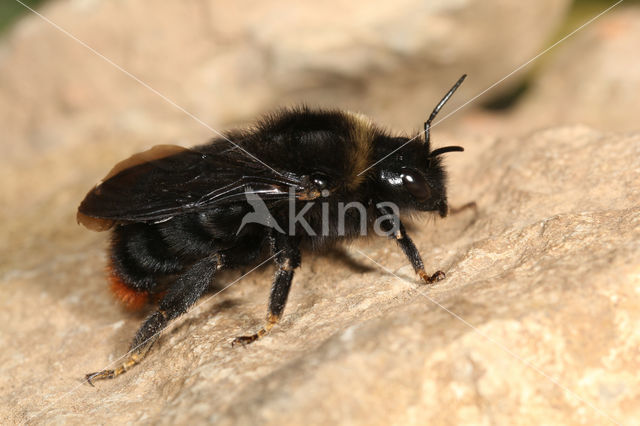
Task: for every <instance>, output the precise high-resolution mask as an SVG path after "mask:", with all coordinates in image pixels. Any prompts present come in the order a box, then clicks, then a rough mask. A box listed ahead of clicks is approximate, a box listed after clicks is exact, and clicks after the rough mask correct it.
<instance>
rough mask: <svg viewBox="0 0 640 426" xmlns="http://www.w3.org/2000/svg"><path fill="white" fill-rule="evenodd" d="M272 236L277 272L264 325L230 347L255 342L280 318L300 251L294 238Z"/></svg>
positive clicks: (279, 235)
mask: <svg viewBox="0 0 640 426" xmlns="http://www.w3.org/2000/svg"><path fill="white" fill-rule="evenodd" d="M274 234H275V235H272V236H271V238H270V240H271V250H272V252H274V253H277V254H276V257H275V260H276V264H277V265H278V270H277V271H276V274H275V277H274V279H273V285H272V287H271V294H270V296H269V308H268V310H267V319H266V323H265V325H264V326H263V327H262V328H261V329H260V330H258V331H257V332H256V333H254V334H251V335H247V336H238V337H236V338H235V339H233V341H232V342H231V346H236V345H238V344H240V345H243V346H244V345H248V344H249V343H253V342H255V341H256V340H258V339H260V338H261V337H263V336H264V335H265V334H267V333H268V332H269V331H270V330H271V329H272V328H273V327H274V326H275V325H276V324H277V323H278V321H280V318H281V317H282V312H283V311H284V307H285V305H286V303H287V297H288V296H289V289H290V288H291V281H292V280H293V272H294V269H295V268H297V267H298V266H300V250H299V248H298V242H297V240H295V239H294V238H291V237H288V236H286V235H283V234H279V233H274Z"/></svg>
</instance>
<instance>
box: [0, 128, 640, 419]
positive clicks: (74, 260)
mask: <svg viewBox="0 0 640 426" xmlns="http://www.w3.org/2000/svg"><path fill="white" fill-rule="evenodd" d="M459 142H460V143H462V144H463V145H465V146H467V147H468V148H469V149H468V152H467V153H466V154H465V155H464V158H463V157H462V156H459V157H458V158H454V157H453V156H451V158H450V163H451V170H452V174H453V177H452V178H453V182H452V185H451V197H452V199H453V201H454V202H458V203H460V202H463V201H466V200H469V199H475V200H477V202H478V203H479V205H480V210H479V214H478V216H477V218H475V220H474V215H473V214H472V213H471V212H466V213H461V214H460V215H458V216H454V217H450V218H447V219H445V220H436V221H422V222H420V223H419V224H417V225H418V226H415V228H416V229H414V231H413V235H414V236H415V239H416V241H417V244H418V246H419V248H420V249H421V251H422V253H423V256H424V257H425V259H427V263H428V265H429V266H430V268H431V269H435V268H443V269H445V270H446V271H448V278H447V279H446V280H445V281H442V282H440V283H438V284H437V285H435V286H432V287H425V286H420V285H417V281H416V280H415V278H414V276H413V273H412V271H411V269H410V267H409V266H408V265H407V262H406V260H405V259H404V258H403V256H402V254H401V253H400V252H399V250H398V249H397V248H396V247H394V245H393V244H392V242H390V241H377V240H376V241H374V240H371V241H370V242H368V243H367V242H362V243H357V244H355V245H353V246H351V247H349V248H348V249H347V255H348V257H344V256H337V257H332V258H317V259H312V258H306V259H305V261H304V262H303V267H302V269H301V271H300V273H299V274H298V275H297V276H296V280H295V283H294V289H293V291H292V296H291V299H290V303H289V305H288V308H287V311H286V317H285V319H284V321H283V322H282V324H281V325H280V326H279V327H278V328H277V329H276V330H275V331H274V332H273V333H272V335H270V336H269V337H267V338H265V339H264V340H263V341H260V342H258V343H256V344H254V345H251V346H249V347H247V348H246V349H243V348H231V346H230V344H229V342H230V339H231V338H232V337H233V336H235V335H238V334H240V333H243V332H245V331H247V330H249V329H253V328H255V327H256V326H258V325H259V324H260V322H261V320H262V318H263V315H264V309H265V303H266V295H267V292H268V283H269V281H270V274H271V272H272V271H271V268H270V267H269V268H264V269H263V270H259V271H257V272H254V273H252V274H250V275H248V276H247V277H246V278H244V279H243V280H242V282H240V283H238V284H237V285H233V286H232V287H230V288H229V289H228V290H226V291H225V292H224V293H221V294H219V295H217V296H215V297H213V298H211V300H208V301H205V302H204V303H202V304H201V305H199V306H198V307H197V308H195V309H194V310H192V311H191V312H190V313H188V314H187V315H185V317H184V318H182V319H181V320H179V321H178V322H177V323H176V324H175V327H172V328H171V329H170V331H169V332H167V333H165V335H164V336H163V337H162V339H161V340H160V341H159V344H158V346H157V347H156V348H155V349H154V351H153V353H152V354H151V355H150V356H149V357H148V359H147V360H145V363H144V364H143V365H141V366H140V367H139V368H136V369H135V370H132V371H131V372H129V373H127V374H126V375H124V376H122V377H121V378H119V379H118V380H114V381H108V382H101V383H99V384H97V387H96V388H91V387H89V386H87V385H83V384H82V383H81V380H80V379H81V377H82V375H83V374H84V373H86V372H88V371H93V370H95V369H97V368H100V367H101V366H103V365H106V364H108V363H110V362H113V361H115V360H116V358H117V356H118V355H119V354H121V353H123V352H124V351H125V350H126V348H127V346H128V342H129V339H130V338H131V335H132V333H133V331H134V330H135V328H136V326H137V324H138V323H139V322H140V320H141V317H137V316H135V315H132V314H126V313H124V312H122V311H121V310H120V309H119V308H118V307H117V305H116V304H115V302H112V301H111V299H110V297H109V294H108V290H107V288H106V286H105V283H104V277H103V273H102V268H103V265H104V260H103V251H102V249H103V245H104V240H105V235H104V234H92V233H88V232H86V231H84V230H83V229H81V228H79V227H76V226H74V225H73V224H72V217H73V208H74V207H75V204H73V203H72V202H71V201H73V200H74V199H77V198H78V197H79V196H80V194H81V191H82V190H83V189H84V188H83V185H81V183H80V182H78V183H76V184H75V185H73V186H72V187H70V188H67V189H65V190H63V191H61V192H60V193H59V194H58V195H57V196H56V197H54V200H51V201H49V203H48V206H49V208H48V211H53V212H57V213H56V214H54V215H53V216H52V217H50V218H48V219H47V222H48V226H49V227H50V228H52V230H51V232H52V233H54V235H51V236H48V237H45V238H43V237H42V236H40V238H39V240H38V241H35V242H33V244H34V246H36V247H37V249H35V253H34V256H35V257H36V259H39V260H38V262H37V264H33V265H30V262H29V260H27V259H23V258H19V259H15V258H14V259H13V260H12V261H11V262H10V263H7V260H6V259H7V258H6V257H4V256H3V265H2V268H3V275H2V293H3V295H2V298H1V301H2V302H1V303H2V309H0V322H1V323H2V324H3V330H4V331H3V333H2V335H1V339H2V341H1V342H0V344H1V345H2V347H4V348H5V349H4V350H3V351H2V353H1V355H0V364H1V365H2V366H3V373H2V376H1V377H0V388H2V389H3V392H2V397H1V399H0V404H1V405H0V412H1V413H2V414H3V417H4V421H3V422H17V421H24V420H31V421H35V422H52V421H68V422H71V423H83V422H86V421H92V422H117V423H120V422H128V421H131V422H133V421H146V422H150V423H156V422H161V423H167V424H170V423H171V424H173V423H186V422H191V421H218V422H221V423H223V424H231V423H240V424H254V423H255V422H266V423H280V424H283V423H284V424H296V423H299V422H301V421H306V422H309V423H312V424H321V423H325V422H327V421H340V422H345V423H356V424H365V423H374V424H375V423H379V424H382V423H390V422H391V423H398V424H406V423H409V424H424V423H425V422H430V423H435V424H455V423H462V422H465V423H469V422H471V423H476V424H484V423H487V424H489V423H497V424H512V423H529V422H531V423H539V422H549V421H551V422H561V423H566V424H575V423H578V424H594V423H595V424H606V423H608V422H609V421H610V420H611V419H615V420H616V421H619V422H622V423H624V424H633V419H637V418H638V416H640V412H639V411H640V408H639V407H640V395H639V392H640V391H639V389H640V375H638V372H637V365H638V361H639V360H640V350H639V344H640V331H639V330H640V328H639V326H640V313H639V311H638V306H640V304H639V301H640V300H639V299H640V291H639V288H640V281H639V279H640V266H639V264H638V258H639V256H640V243H639V241H640V205H639V204H640V203H638V200H639V196H640V160H639V158H640V135H639V134H632V135H626V136H625V135H618V134H609V133H600V132H597V131H594V130H590V129H588V128H585V127H565V128H556V129H550V130H547V131H544V132H539V133H536V134H533V135H531V136H529V137H527V138H522V139H512V140H505V141H501V142H499V143H496V144H495V145H494V146H493V147H491V148H490V149H487V150H484V151H482V152H478V151H475V150H474V149H473V147H474V141H473V140H461V141H459ZM605 148H606V149H605ZM58 203H59V205H58ZM35 213H38V212H35ZM35 213H34V212H25V215H27V216H30V218H25V219H24V223H20V222H19V221H13V222H12V223H9V224H8V225H7V224H5V226H11V227H12V228H13V229H14V232H18V233H20V235H21V236H22V239H23V240H28V239H29V238H30V237H29V235H30V233H31V232H32V229H30V228H29V224H30V223H31V222H30V219H32V218H33V216H35ZM40 213H41V212H40ZM42 217H44V216H41V218H42ZM40 226H43V225H40ZM21 227H22V228H21ZM53 228H55V231H54V230H53ZM361 253H364V255H363V254H361ZM26 255H27V253H26V252H22V256H23V257H26ZM365 256H369V257H371V258H372V259H374V260H375V261H376V262H379V263H380V264H381V265H383V266H384V268H387V269H388V270H389V272H385V270H383V269H381V268H380V267H379V266H377V265H376V264H374V263H372V262H371V261H370V260H368V259H367V258H366V257H365ZM10 259H11V257H10ZM346 259H351V260H352V261H353V262H356V266H354V265H350V262H349V261H347V260H346ZM21 265H30V266H28V267H27V266H21ZM357 265H360V266H357ZM367 267H368V268H370V269H367ZM359 269H364V271H360V270H359ZM396 276H397V277H396ZM233 278H234V276H226V277H222V278H220V280H219V283H220V285H222V284H223V283H227V282H230V280H232V279H233ZM608 416H610V417H608Z"/></svg>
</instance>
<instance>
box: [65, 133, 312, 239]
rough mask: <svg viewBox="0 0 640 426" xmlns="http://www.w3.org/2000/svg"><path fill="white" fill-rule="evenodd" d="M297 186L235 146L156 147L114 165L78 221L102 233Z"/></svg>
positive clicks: (277, 195)
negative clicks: (117, 226) (122, 224)
mask: <svg viewBox="0 0 640 426" xmlns="http://www.w3.org/2000/svg"><path fill="white" fill-rule="evenodd" d="M291 186H293V187H294V188H296V189H298V188H301V187H302V181H301V179H300V178H298V177H297V176H294V175H291V174H287V176H286V177H283V175H278V174H276V173H275V172H274V171H273V170H272V169H269V168H267V167H265V166H264V165H263V164H261V163H259V162H258V161H255V160H252V158H250V157H248V156H246V155H242V154H240V153H238V151H237V150H233V149H230V150H223V151H211V150H210V149H207V150H206V151H201V150H198V149H197V148H196V149H186V148H182V147H177V146H170V145H161V146H157V147H154V148H151V149H150V150H148V151H144V152H142V153H139V154H136V155H134V156H132V157H131V158H129V159H127V160H124V161H122V162H120V163H118V164H117V165H116V166H115V167H114V168H113V169H112V170H111V172H109V174H108V175H107V176H106V177H105V179H104V180H103V181H102V182H101V183H99V184H98V185H96V186H95V187H94V188H93V189H92V190H91V191H89V193H88V194H87V195H86V197H85V198H84V200H83V201H82V203H81V204H80V207H78V216H77V217H78V223H82V224H83V225H85V226H86V227H87V228H89V229H93V230H97V231H102V230H106V229H109V228H111V227H112V226H113V225H114V224H115V223H118V222H159V221H162V220H167V219H170V218H171V217H173V216H176V215H180V214H184V213H191V212H201V211H206V210H207V209H211V208H213V207H215V206H221V205H224V204H225V203H231V202H237V201H239V200H245V197H246V194H247V193H248V192H252V193H255V194H258V195H259V196H260V197H261V198H262V199H264V200H274V199H283V198H286V197H287V196H288V194H289V188H290V187H291Z"/></svg>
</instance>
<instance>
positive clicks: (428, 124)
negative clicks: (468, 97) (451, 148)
mask: <svg viewBox="0 0 640 426" xmlns="http://www.w3.org/2000/svg"><path fill="white" fill-rule="evenodd" d="M465 78H467V75H466V74H463V75H462V77H460V78H459V79H458V81H457V82H456V84H454V85H453V87H452V88H451V89H449V91H448V92H447V94H446V95H444V98H442V100H440V102H439V103H438V105H436V107H435V108H434V109H433V112H431V115H430V116H429V119H428V120H427V121H426V122H425V123H424V143H425V144H426V145H427V146H428V145H429V139H430V137H429V129H430V128H431V122H432V121H433V119H434V118H436V115H438V113H439V112H440V110H441V109H442V107H443V106H444V104H446V103H447V101H448V100H449V98H450V97H451V96H452V95H453V93H454V92H455V91H456V90H457V89H458V87H460V85H461V84H462V82H463V81H464V79H465ZM434 152H435V151H434Z"/></svg>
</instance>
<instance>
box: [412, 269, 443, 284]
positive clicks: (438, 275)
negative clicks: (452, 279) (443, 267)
mask: <svg viewBox="0 0 640 426" xmlns="http://www.w3.org/2000/svg"><path fill="white" fill-rule="evenodd" d="M418 275H420V278H422V279H423V280H424V282H426V283H427V284H433V283H435V282H437V281H442V280H444V279H445V277H446V275H445V274H444V272H442V271H436V272H435V273H434V274H433V275H429V274H427V273H426V272H425V271H418Z"/></svg>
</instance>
